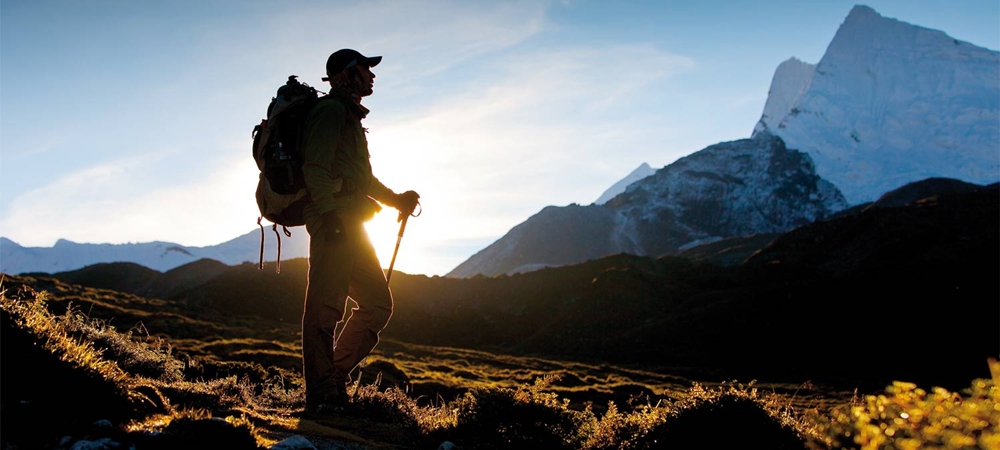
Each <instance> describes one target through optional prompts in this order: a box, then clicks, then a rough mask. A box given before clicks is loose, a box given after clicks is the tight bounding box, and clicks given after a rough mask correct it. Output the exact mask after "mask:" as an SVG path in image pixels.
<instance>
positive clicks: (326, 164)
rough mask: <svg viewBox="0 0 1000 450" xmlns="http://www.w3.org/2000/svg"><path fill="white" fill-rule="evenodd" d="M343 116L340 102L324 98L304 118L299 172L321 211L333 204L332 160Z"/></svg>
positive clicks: (334, 187)
mask: <svg viewBox="0 0 1000 450" xmlns="http://www.w3.org/2000/svg"><path fill="white" fill-rule="evenodd" d="M346 117H347V110H346V108H345V107H344V105H343V104H341V103H340V102H335V101H326V102H321V103H319V104H317V105H316V106H315V107H314V108H313V110H312V111H311V112H310V113H309V116H308V117H307V118H306V133H305V148H304V149H303V152H302V153H303V164H302V174H303V176H304V177H305V179H306V189H307V190H308V191H309V196H310V197H312V201H313V203H314V204H315V205H316V208H317V210H318V211H317V212H319V214H321V215H322V214H324V213H326V212H328V211H332V210H333V209H334V208H335V205H336V204H335V202H334V194H335V193H337V191H338V189H339V188H340V186H336V185H335V184H334V176H335V175H334V173H333V161H334V158H335V157H336V155H337V143H338V142H340V134H341V133H342V132H343V130H344V124H345V122H346Z"/></svg>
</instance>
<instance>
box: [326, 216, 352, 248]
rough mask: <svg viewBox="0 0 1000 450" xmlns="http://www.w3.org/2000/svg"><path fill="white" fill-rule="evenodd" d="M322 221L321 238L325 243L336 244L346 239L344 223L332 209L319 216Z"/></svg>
mask: <svg viewBox="0 0 1000 450" xmlns="http://www.w3.org/2000/svg"><path fill="white" fill-rule="evenodd" d="M320 219H321V220H322V221H323V240H324V241H325V242H326V244H327V245H332V244H338V243H340V242H343V241H344V240H345V239H346V236H345V234H344V223H343V222H341V221H340V217H339V216H337V213H336V212H334V211H327V212H325V213H323V215H322V216H320Z"/></svg>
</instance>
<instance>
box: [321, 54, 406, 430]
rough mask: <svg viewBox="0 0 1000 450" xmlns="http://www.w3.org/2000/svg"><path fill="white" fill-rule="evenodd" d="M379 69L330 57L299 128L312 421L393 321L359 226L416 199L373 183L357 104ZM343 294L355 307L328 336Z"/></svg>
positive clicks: (338, 401)
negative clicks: (305, 197)
mask: <svg viewBox="0 0 1000 450" xmlns="http://www.w3.org/2000/svg"><path fill="white" fill-rule="evenodd" d="M381 60H382V57H381V56H375V57H371V58H369V57H366V56H364V55H362V54H361V53H358V52H357V51H354V50H350V49H343V50H338V51H336V52H334V53H333V54H332V55H330V58H329V59H328V60H327V62H326V74H327V76H326V77H325V78H323V81H329V82H330V87H331V89H330V94H329V95H327V96H324V97H323V98H321V99H320V100H319V101H318V102H317V104H316V106H315V107H313V109H312V110H311V111H310V112H309V115H308V117H307V119H306V129H305V138H304V139H305V143H304V150H303V157H304V163H303V175H304V176H305V180H306V188H307V189H308V192H309V196H310V197H311V201H310V202H309V203H308V204H307V205H306V206H305V211H304V215H305V222H306V231H307V232H308V233H309V237H310V243H309V282H308V285H307V287H306V300H305V309H304V312H303V314H302V365H303V372H304V377H305V383H306V411H307V412H311V413H321V412H326V411H337V410H339V409H342V408H343V406H344V405H346V404H347V403H348V402H349V400H350V399H349V397H348V394H347V383H348V382H349V381H350V380H349V378H350V373H351V371H352V370H353V369H354V368H355V367H356V366H357V365H358V364H359V363H360V362H361V361H362V360H363V359H364V358H365V357H366V356H368V354H369V353H370V352H371V351H372V349H374V348H375V345H376V344H377V343H378V339H379V332H380V331H382V329H383V328H385V326H386V324H388V323H389V317H390V316H391V315H392V294H391V293H390V292H389V286H388V282H387V281H386V276H385V273H383V272H382V266H381V265H380V264H379V260H378V257H377V256H376V255H375V249H374V248H373V247H372V244H371V241H370V240H369V238H368V234H367V232H366V231H365V228H364V226H363V225H364V223H365V222H367V221H368V220H371V218H372V217H373V216H374V215H375V213H377V212H378V211H379V210H381V209H382V208H381V206H379V205H378V203H376V202H375V201H376V200H377V201H378V202H380V203H382V204H385V205H388V206H391V207H394V208H396V209H398V210H399V211H400V213H401V214H403V213H405V214H410V213H412V212H413V210H414V209H415V208H416V205H417V199H418V198H419V197H420V196H419V195H417V193H416V192H414V191H407V192H404V193H402V194H397V193H395V192H393V191H392V190H390V189H389V188H387V187H385V185H384V184H382V182H380V181H379V180H378V178H375V176H374V175H373V174H372V167H371V163H370V162H369V154H368V141H367V139H366V138H365V133H366V132H367V130H366V129H365V128H364V127H362V126H361V120H362V119H364V118H365V116H366V115H367V114H368V109H367V108H365V107H364V106H362V105H361V98H362V97H366V96H368V95H371V94H372V88H373V86H374V80H375V74H374V73H372V71H371V68H372V67H374V66H375V65H377V64H378V63H379V62H380V61H381ZM348 295H350V297H351V299H353V300H354V301H355V302H356V303H357V304H358V307H357V308H356V309H354V311H353V315H351V317H350V318H349V319H348V321H347V323H346V324H345V325H344V327H343V331H342V332H341V333H340V336H334V333H335V331H336V329H337V324H338V323H339V322H340V321H341V320H343V318H344V309H345V308H346V306H347V297H348Z"/></svg>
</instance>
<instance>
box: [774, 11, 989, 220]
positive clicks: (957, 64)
mask: <svg viewBox="0 0 1000 450" xmlns="http://www.w3.org/2000/svg"><path fill="white" fill-rule="evenodd" d="M790 61H791V60H790ZM790 61H786V62H785V63H783V64H782V65H781V66H779V67H778V69H777V70H776V71H775V76H774V79H773V81H772V84H771V89H770V93H769V97H768V101H767V105H766V106H765V107H764V112H763V114H762V116H761V119H760V121H759V122H758V124H757V127H756V128H755V133H756V132H760V131H762V130H764V129H767V130H769V131H771V132H772V133H774V134H776V135H778V136H780V137H781V138H782V139H784V140H785V142H786V144H787V145H788V146H789V147H791V148H797V149H800V150H802V151H804V152H806V153H808V154H809V155H810V156H811V157H812V159H813V161H814V162H815V164H816V171H817V173H818V174H819V175H820V176H821V177H823V178H824V179H827V180H830V181H831V182H833V183H834V184H835V185H836V186H837V187H838V188H839V189H840V190H841V192H843V194H844V196H845V197H846V199H847V200H848V202H849V203H851V204H857V203H861V202H865V201H871V200H874V199H875V198H877V197H878V196H879V195H881V194H882V193H883V192H886V191H889V190H892V189H895V188H898V187H900V186H902V185H904V184H907V183H910V182H913V181H916V180H920V179H924V178H929V177H946V178H956V179H961V180H965V181H969V182H972V183H979V184H988V183H992V182H996V181H998V180H1000V101H998V99H1000V54H998V52H996V51H993V50H989V49H986V48H982V47H978V46H975V45H973V44H970V43H968V42H962V41H959V40H956V39H953V38H951V37H950V36H948V35H947V34H945V33H943V32H941V31H938V30H932V29H928V28H923V27H919V26H916V25H911V24H908V23H906V22H902V21H899V20H896V19H892V18H886V17H883V16H881V15H879V14H878V13H877V12H875V11H874V10H873V9H871V8H868V7H866V6H856V7H855V8H854V9H852V10H851V12H850V14H849V15H848V16H847V18H846V19H845V20H844V22H843V23H842V24H841V26H840V28H839V29H838V30H837V33H836V35H835V36H834V38H833V40H832V41H831V42H830V45H829V47H828V48H827V51H826V53H825V54H824V55H823V58H822V59H821V60H820V62H819V63H818V64H817V65H816V66H815V67H814V68H810V67H808V65H804V64H798V63H794V62H790ZM810 71H811V72H812V74H811V75H809V72H810Z"/></svg>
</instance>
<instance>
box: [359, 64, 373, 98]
mask: <svg viewBox="0 0 1000 450" xmlns="http://www.w3.org/2000/svg"><path fill="white" fill-rule="evenodd" d="M358 74H360V75H361V76H360V77H358V93H360V94H361V96H362V97H367V96H369V95H372V93H373V92H375V73H374V72H372V69H371V67H365V66H358Z"/></svg>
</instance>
